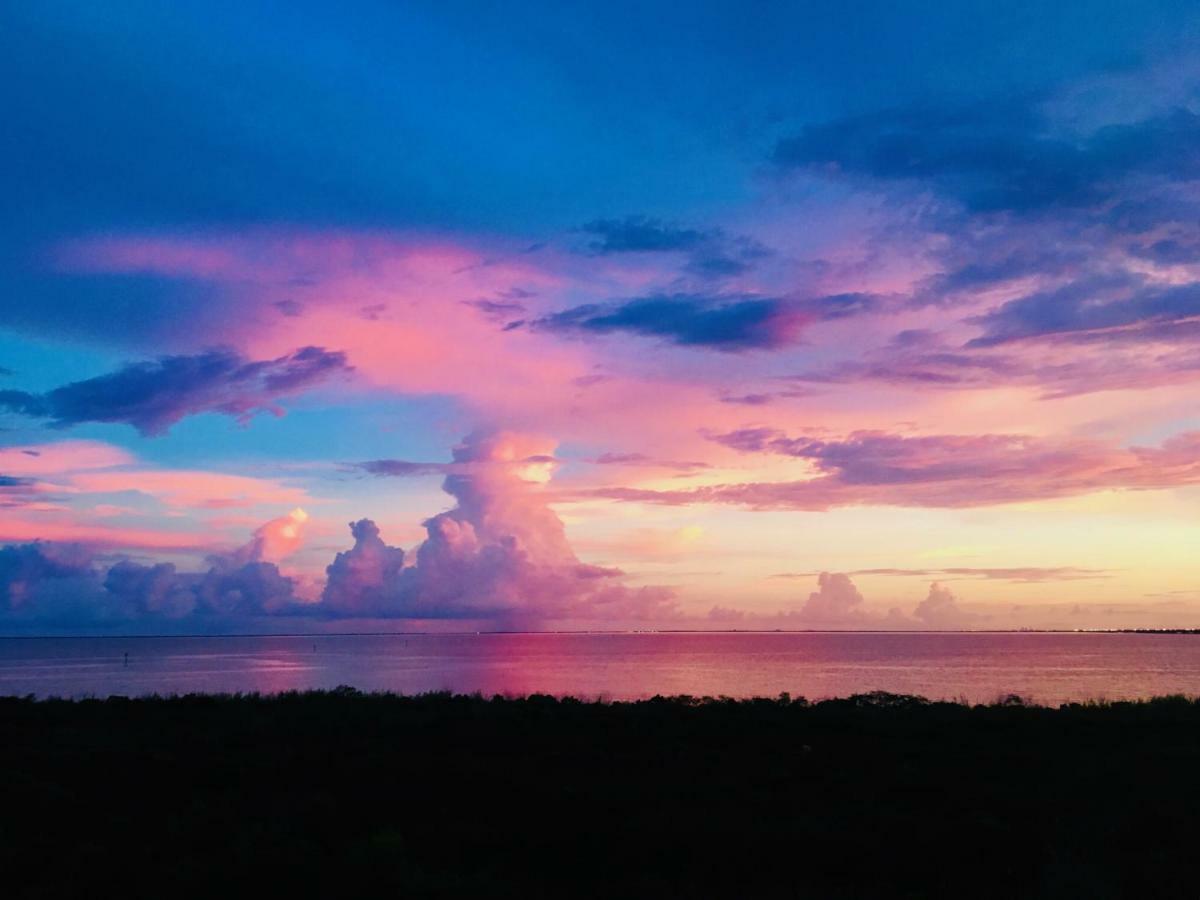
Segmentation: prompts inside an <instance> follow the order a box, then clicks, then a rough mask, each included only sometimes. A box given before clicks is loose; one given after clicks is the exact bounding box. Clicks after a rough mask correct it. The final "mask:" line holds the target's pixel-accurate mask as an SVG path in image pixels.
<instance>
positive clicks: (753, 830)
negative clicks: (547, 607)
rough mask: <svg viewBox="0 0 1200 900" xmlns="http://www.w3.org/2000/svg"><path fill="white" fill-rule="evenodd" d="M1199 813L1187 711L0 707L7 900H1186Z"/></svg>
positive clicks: (226, 700) (341, 698)
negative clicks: (494, 899) (188, 899)
mask: <svg viewBox="0 0 1200 900" xmlns="http://www.w3.org/2000/svg"><path fill="white" fill-rule="evenodd" d="M1198 824H1200V704H1197V703H1194V702H1190V701H1187V700H1182V699H1164V700H1156V701H1152V702H1149V703H1141V704H1116V705H1112V706H1072V707H1064V708H1062V709H1059V710H1048V709H1040V708H1028V707H1021V706H1015V705H996V706H989V707H975V708H968V707H965V706H958V705H953V704H928V703H925V702H924V701H920V700H916V699H912V698H898V697H894V696H890V695H868V696H863V697H856V698H851V699H848V700H839V701H829V702H824V703H818V704H812V705H809V704H806V703H804V702H803V701H792V702H789V701H787V700H786V698H784V699H781V700H763V701H747V702H732V701H704V702H702V701H693V700H687V699H680V700H652V701H646V702H642V703H631V704H625V703H621V704H617V703H614V704H598V703H597V704H594V703H579V702H574V701H561V702H560V701H555V700H553V699H550V698H545V697H532V698H529V699H526V700H503V699H495V700H484V699H480V698H471V697H450V696H426V697H419V698H401V697H395V696H387V695H363V694H357V693H355V692H353V691H349V690H343V691H335V692H332V693H313V694H297V695H284V696H280V697H275V698H259V697H253V696H250V697H201V696H196V697H184V698H179V699H170V700H157V699H148V700H135V701H128V700H121V699H112V700H107V701H86V702H75V703H72V702H59V701H50V702H33V701H29V700H18V699H0V879H2V883H0V892H2V893H3V895H4V896H7V897H28V896H45V897H131V896H155V897H175V896H212V897H223V896H241V895H242V894H243V893H245V892H247V891H254V892H255V893H258V894H260V895H266V896H282V895H292V896H319V895H323V896H327V897H357V896H372V897H374V896H381V897H383V896H392V897H464V896H465V897H472V896H505V897H526V898H527V897H556V898H557V897H577V896H582V897H604V898H610V897H611V898H619V897H655V898H665V897H689V898H691V897H729V898H739V897H815V898H827V897H828V898H833V897H913V898H918V897H921V898H924V897H956V898H966V897H1013V898H1030V897H1087V898H1104V897H1131V898H1134V897H1136V898H1149V897H1170V898H1180V897H1196V896H1200V844H1198V842H1197V838H1198V837H1200V828H1198ZM235 892H236V893H235Z"/></svg>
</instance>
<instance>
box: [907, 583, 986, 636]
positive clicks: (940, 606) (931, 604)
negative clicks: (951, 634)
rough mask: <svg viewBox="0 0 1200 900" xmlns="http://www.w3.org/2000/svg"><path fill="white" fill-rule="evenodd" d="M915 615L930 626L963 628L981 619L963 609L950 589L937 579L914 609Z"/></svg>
mask: <svg viewBox="0 0 1200 900" xmlns="http://www.w3.org/2000/svg"><path fill="white" fill-rule="evenodd" d="M913 617H914V618H916V619H918V620H920V621H921V622H922V623H923V624H925V625H928V626H929V627H930V628H963V627H965V626H967V625H970V624H971V623H973V622H976V621H978V619H979V617H978V616H976V615H974V614H972V613H969V612H967V611H966V610H963V609H961V608H960V607H959V605H958V598H957V597H955V596H954V594H953V593H951V591H950V589H949V588H948V587H944V586H942V585H941V584H939V583H938V582H936V581H935V582H933V583H932V584H931V585H929V595H928V596H927V597H926V598H925V599H924V600H922V601H921V602H920V603H918V604H917V608H916V609H914V610H913Z"/></svg>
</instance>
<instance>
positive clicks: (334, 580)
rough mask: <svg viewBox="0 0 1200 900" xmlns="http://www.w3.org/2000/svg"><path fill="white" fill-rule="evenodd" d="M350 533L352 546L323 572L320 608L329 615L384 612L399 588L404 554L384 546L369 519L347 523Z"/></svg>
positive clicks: (397, 549) (395, 548)
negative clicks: (323, 582) (323, 580)
mask: <svg viewBox="0 0 1200 900" xmlns="http://www.w3.org/2000/svg"><path fill="white" fill-rule="evenodd" d="M350 533H351V535H353V536H354V546H353V547H352V548H351V549H349V550H344V551H342V552H341V553H339V554H338V555H337V556H336V557H334V560H333V562H332V563H330V564H329V566H328V567H327V568H326V569H325V573H326V575H327V576H328V578H327V580H326V582H325V590H324V592H323V593H322V595H321V602H322V605H323V607H324V608H325V609H326V610H327V611H329V612H331V613H344V614H350V615H353V614H355V613H361V612H363V611H368V610H385V609H387V607H388V603H389V598H392V597H395V596H396V595H397V593H398V591H399V588H400V581H399V579H400V572H401V570H402V569H403V568H404V551H403V550H401V549H400V548H399V547H389V546H388V545H387V544H385V543H384V542H383V539H382V538H381V537H380V536H379V527H378V526H377V525H376V524H375V523H374V522H372V521H371V520H370V519H359V520H358V521H357V522H351V523H350Z"/></svg>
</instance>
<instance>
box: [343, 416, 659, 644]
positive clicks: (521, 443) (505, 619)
mask: <svg viewBox="0 0 1200 900" xmlns="http://www.w3.org/2000/svg"><path fill="white" fill-rule="evenodd" d="M554 449H555V445H554V442H552V441H548V440H544V439H540V438H536V437H532V436H529V435H522V434H515V433H511V432H500V433H490V434H476V435H472V436H470V437H468V438H467V439H466V440H465V441H464V442H463V443H462V444H460V445H459V446H458V447H456V448H455V450H454V463H455V464H456V465H457V466H458V467H459V468H457V469H455V470H454V471H453V472H451V474H449V475H447V477H446V480H445V485H444V487H445V490H446V492H447V493H449V494H450V495H451V496H452V497H454V499H455V500H456V505H455V507H454V508H453V509H451V510H448V511H447V512H444V513H440V514H439V515H436V516H434V517H433V518H431V519H429V520H427V521H426V522H425V529H426V537H425V541H424V542H423V543H422V544H420V545H419V546H418V547H417V549H416V551H415V552H414V554H413V558H412V560H411V564H410V565H408V566H405V562H406V557H405V554H404V553H403V551H402V550H400V549H399V548H394V547H388V546H387V545H386V544H385V543H384V542H383V540H382V539H381V538H380V535H379V530H378V528H376V527H375V525H374V523H373V522H370V521H368V520H363V521H360V522H356V523H353V524H352V525H351V530H352V532H353V535H354V538H355V544H354V547H353V548H352V549H351V550H348V551H345V552H342V553H339V554H338V556H337V558H336V559H335V560H334V562H333V563H332V564H331V565H330V566H329V569H328V575H329V579H328V583H327V585H326V588H325V593H324V603H325V604H327V605H328V606H327V608H328V609H329V610H330V611H335V612H338V613H342V614H346V613H351V614H354V615H358V616H367V617H370V616H393V617H403V618H480V619H489V620H492V621H498V622H502V623H504V624H506V625H507V626H509V627H525V626H528V625H530V624H532V623H535V622H539V621H541V620H544V619H575V620H605V621H609V622H614V621H630V620H637V619H645V618H659V619H662V618H670V617H672V616H674V615H675V614H676V613H675V611H674V607H673V602H672V598H671V594H670V592H669V591H666V590H664V589H661V588H640V589H634V588H630V587H627V586H625V585H624V584H623V583H622V582H621V578H620V576H621V574H622V573H621V572H620V571H619V570H616V569H607V568H602V567H599V566H593V565H587V564H585V563H583V562H581V561H580V560H579V558H578V557H577V556H576V555H575V552H574V551H573V550H572V548H571V546H570V544H569V543H568V542H567V537H566V531H565V529H564V527H563V523H562V521H561V520H560V519H559V518H558V516H557V515H556V514H555V513H554V511H553V510H552V509H551V508H550V507H549V505H548V502H547V499H548V498H547V496H546V494H545V492H544V490H543V489H542V485H543V484H544V482H545V481H547V480H548V479H549V478H550V475H551V473H552V472H553V469H554V460H553V453H554Z"/></svg>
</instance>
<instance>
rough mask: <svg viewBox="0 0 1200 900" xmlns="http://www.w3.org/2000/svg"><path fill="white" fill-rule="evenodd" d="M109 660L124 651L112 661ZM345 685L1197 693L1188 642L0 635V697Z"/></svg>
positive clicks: (1199, 662) (1195, 640)
mask: <svg viewBox="0 0 1200 900" xmlns="http://www.w3.org/2000/svg"><path fill="white" fill-rule="evenodd" d="M125 654H128V658H126V656H125ZM343 684H344V685H352V686H353V687H356V688H359V689H361V690H368V691H375V690H387V691H395V692H399V693H409V694H411V693H421V692H425V691H438V690H450V691H455V692H472V691H480V692H482V693H484V694H488V695H490V694H496V693H500V694H528V693H534V692H538V693H548V694H555V695H573V696H577V697H583V698H597V697H603V698H608V699H632V698H639V697H648V696H653V695H654V694H693V695H697V696H703V695H712V696H717V695H727V696H731V697H748V696H775V695H777V694H779V693H781V692H782V691H787V692H789V693H791V694H792V695H793V696H804V697H808V698H810V699H817V698H823V697H837V696H846V695H849V694H853V693H858V692H863V691H873V690H885V691H893V692H897V693H909V694H921V695H924V696H926V697H930V698H948V699H958V698H965V699H967V700H970V701H972V702H986V701H991V700H995V699H996V698H997V697H999V696H1001V695H1004V694H1009V693H1015V694H1020V695H1021V696H1023V697H1025V698H1027V699H1032V700H1035V701H1037V702H1040V703H1047V704H1058V703H1062V702H1066V701H1070V700H1085V699H1109V700H1115V699H1129V698H1137V697H1149V696H1155V695H1161V694H1174V693H1184V694H1200V635H1170V634H1164V635H1149V634H979V633H976V634H929V633H924V634H895V633H891V634H883V633H854V634H850V633H839V634H830V633H805V634H779V633H772V634H745V633H741V634H730V633H724V634H467V635H321V636H315V637H162V638H67V639H63V638H32V639H28V638H26V639H20V638H12V639H0V695H25V694H35V695H37V696H40V697H48V696H61V697H82V696H99V697H104V696H108V695H111V694H121V695H125V696H138V695H142V694H154V693H157V694H183V693H190V692H238V691H240V692H250V691H257V692H261V693H275V692H279V691H289V690H304V689H310V688H332V687H336V686H338V685H343Z"/></svg>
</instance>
